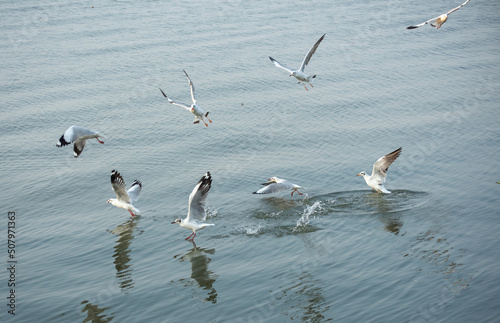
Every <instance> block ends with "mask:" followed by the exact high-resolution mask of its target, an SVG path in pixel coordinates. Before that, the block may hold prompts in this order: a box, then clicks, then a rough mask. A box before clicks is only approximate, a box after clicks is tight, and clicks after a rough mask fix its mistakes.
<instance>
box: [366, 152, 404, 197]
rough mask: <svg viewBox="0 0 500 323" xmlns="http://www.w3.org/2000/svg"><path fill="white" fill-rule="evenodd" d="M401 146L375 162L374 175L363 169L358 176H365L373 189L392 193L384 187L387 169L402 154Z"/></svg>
mask: <svg viewBox="0 0 500 323" xmlns="http://www.w3.org/2000/svg"><path fill="white" fill-rule="evenodd" d="M401 149H402V148H401V147H399V148H398V149H396V150H394V151H393V152H392V153H390V154H387V155H385V156H382V157H380V158H379V159H378V160H377V161H376V162H375V164H373V170H372V175H371V176H370V175H367V174H366V172H364V171H362V172H361V173H359V174H357V175H356V176H363V178H364V179H365V181H366V184H368V186H370V187H371V188H372V190H374V191H377V192H382V193H386V194H389V193H391V192H390V191H388V190H387V189H386V188H385V187H384V183H385V179H386V177H387V170H388V169H389V166H390V165H391V164H392V162H394V161H395V160H396V158H398V157H399V155H400V154H401Z"/></svg>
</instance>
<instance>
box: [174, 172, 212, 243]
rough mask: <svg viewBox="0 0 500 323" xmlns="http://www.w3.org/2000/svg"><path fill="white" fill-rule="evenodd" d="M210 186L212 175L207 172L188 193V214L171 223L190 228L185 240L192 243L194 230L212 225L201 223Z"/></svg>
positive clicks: (194, 235)
mask: <svg viewBox="0 0 500 323" xmlns="http://www.w3.org/2000/svg"><path fill="white" fill-rule="evenodd" d="M211 186H212V175H210V172H207V173H206V174H205V175H203V177H202V178H201V179H200V180H199V181H198V184H196V186H195V187H194V189H193V191H192V192H191V195H189V206H188V215H187V217H186V218H185V219H176V220H175V221H174V222H172V224H174V223H178V224H179V225H180V226H181V227H183V228H186V229H189V230H192V231H193V233H191V235H190V236H189V237H187V238H186V240H188V241H191V242H193V243H194V241H193V240H194V237H196V231H199V230H202V229H205V228H206V227H211V226H214V225H215V224H212V223H202V222H203V221H205V220H206V218H207V212H206V211H205V205H206V204H207V196H208V191H209V190H210V187H211Z"/></svg>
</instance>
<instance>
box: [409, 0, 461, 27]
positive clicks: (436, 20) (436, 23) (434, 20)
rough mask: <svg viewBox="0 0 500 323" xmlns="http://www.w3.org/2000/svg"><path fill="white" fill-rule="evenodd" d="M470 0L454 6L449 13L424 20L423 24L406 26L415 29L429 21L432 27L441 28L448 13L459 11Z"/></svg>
mask: <svg viewBox="0 0 500 323" xmlns="http://www.w3.org/2000/svg"><path fill="white" fill-rule="evenodd" d="M469 1H470V0H467V1H465V2H464V3H462V4H461V5H459V6H458V7H456V8H453V9H451V10H450V11H448V12H447V13H443V14H442V15H441V16H439V17H435V18H432V19H429V20H427V21H424V22H423V23H421V24H418V25H414V26H408V27H406V29H415V28H418V27H422V26H423V25H426V24H428V23H431V26H432V27H436V29H439V28H441V26H442V25H443V24H444V23H445V22H446V20H448V15H449V14H450V13H452V12H455V11H457V10H458V9H460V8H462V7H463V6H465V5H466V4H467V3H468V2H469Z"/></svg>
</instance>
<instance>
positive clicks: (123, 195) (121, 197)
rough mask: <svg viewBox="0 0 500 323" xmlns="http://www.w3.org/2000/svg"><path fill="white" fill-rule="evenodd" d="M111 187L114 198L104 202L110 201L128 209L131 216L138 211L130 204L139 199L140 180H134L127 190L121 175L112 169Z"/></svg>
mask: <svg viewBox="0 0 500 323" xmlns="http://www.w3.org/2000/svg"><path fill="white" fill-rule="evenodd" d="M111 187H112V188H113V191H115V194H116V198H115V199H109V200H107V201H106V203H111V204H113V205H114V206H116V207H119V208H122V209H125V210H127V211H129V213H130V215H132V216H135V215H136V214H138V213H139V212H140V211H139V210H138V209H136V208H135V207H134V206H133V205H132V202H134V201H137V200H138V199H139V194H140V193H141V190H142V183H141V182H140V181H138V180H135V181H134V182H133V183H132V186H130V188H129V189H128V191H127V186H126V185H125V181H124V180H123V177H122V175H120V173H118V172H117V171H116V170H114V169H113V170H112V171H111Z"/></svg>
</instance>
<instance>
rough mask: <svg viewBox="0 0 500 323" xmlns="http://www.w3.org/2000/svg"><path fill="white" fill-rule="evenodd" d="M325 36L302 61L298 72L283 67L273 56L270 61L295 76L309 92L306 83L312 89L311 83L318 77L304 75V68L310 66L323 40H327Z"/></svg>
mask: <svg viewBox="0 0 500 323" xmlns="http://www.w3.org/2000/svg"><path fill="white" fill-rule="evenodd" d="M325 35H326V34H324V35H323V36H321V38H320V39H319V40H318V41H317V42H316V44H314V46H313V47H311V49H310V50H309V51H308V52H307V54H306V57H304V60H303V61H302V64H301V65H300V68H299V69H298V70H292V69H289V68H288V67H285V66H283V65H282V64H281V63H280V62H278V61H277V60H275V59H274V58H272V57H271V56H269V59H270V60H271V62H273V63H274V65H276V66H277V67H279V68H282V69H284V70H285V71H287V72H288V73H290V76H294V77H295V78H296V79H297V80H299V81H300V82H302V84H304V88H305V89H306V91H309V90H308V89H307V87H306V83H305V82H307V83H309V85H310V86H311V87H313V85H312V84H311V81H312V79H313V78H315V77H316V75H307V74H306V73H304V68H305V67H306V66H307V64H309V61H310V60H311V57H312V56H313V54H314V52H316V49H317V48H318V46H319V44H320V43H321V41H322V40H323V38H325ZM300 82H299V83H300Z"/></svg>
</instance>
